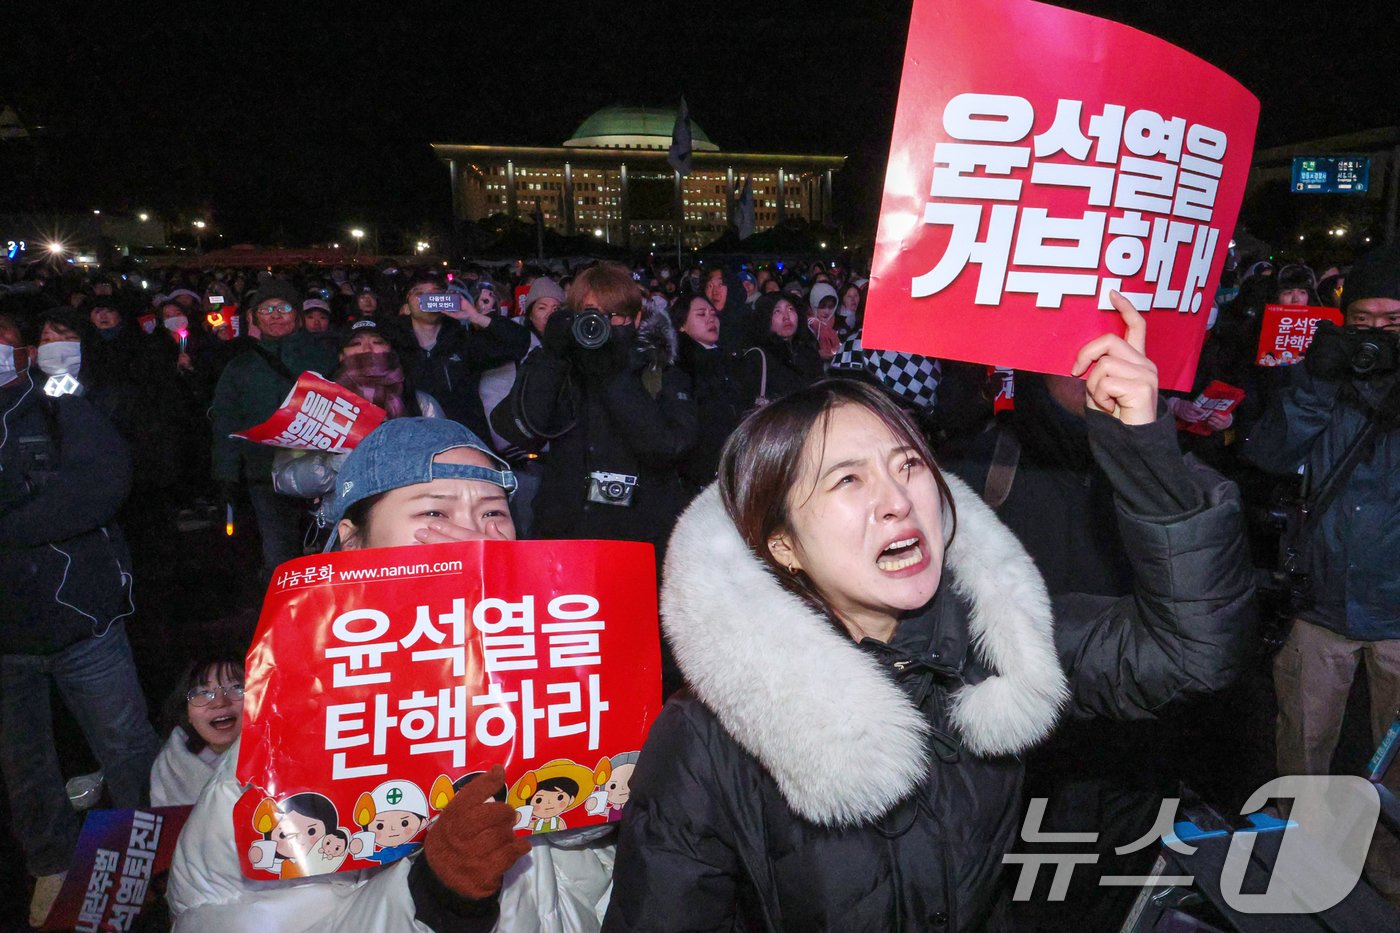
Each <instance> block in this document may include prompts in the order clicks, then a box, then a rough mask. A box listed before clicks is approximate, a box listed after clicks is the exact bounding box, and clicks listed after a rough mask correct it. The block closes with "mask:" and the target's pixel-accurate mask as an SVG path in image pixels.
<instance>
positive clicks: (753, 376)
mask: <svg viewBox="0 0 1400 933" xmlns="http://www.w3.org/2000/svg"><path fill="white" fill-rule="evenodd" d="M677 340H678V342H679V347H678V349H677V355H676V365H677V366H678V367H680V369H681V371H683V372H684V373H685V374H686V375H687V376H689V377H690V385H691V394H692V395H693V396H694V397H695V410H696V413H697V415H698V420H699V435H698V440H697V441H696V444H695V448H694V449H693V450H692V451H691V452H690V455H689V456H688V457H686V458H685V460H684V462H683V463H682V464H681V476H682V478H684V479H685V481H686V482H687V483H688V484H690V486H691V487H692V488H693V489H694V490H695V491H696V492H698V491H699V490H700V489H702V488H704V487H705V486H708V485H709V484H710V483H712V482H714V478H715V473H716V471H717V470H718V469H719V453H720V451H721V450H722V449H724V442H725V441H727V440H729V435H730V434H733V433H734V429H735V428H736V427H738V426H739V422H740V421H741V420H742V419H743V417H744V415H745V414H747V413H748V412H749V411H750V410H752V409H753V407H754V399H755V397H756V396H757V395H758V363H757V356H758V354H757V353H753V354H749V355H748V356H744V355H743V354H739V353H734V352H731V351H728V350H726V349H724V347H722V346H717V347H714V348H712V349H706V348H705V347H702V346H700V344H698V343H696V342H695V341H694V340H691V339H690V337H688V336H686V335H685V334H679V335H678V336H677Z"/></svg>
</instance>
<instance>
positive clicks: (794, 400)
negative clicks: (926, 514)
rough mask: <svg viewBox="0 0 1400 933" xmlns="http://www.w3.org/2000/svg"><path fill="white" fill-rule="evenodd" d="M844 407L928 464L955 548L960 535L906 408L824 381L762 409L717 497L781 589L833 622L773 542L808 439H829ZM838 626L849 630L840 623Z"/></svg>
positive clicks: (947, 495) (729, 450)
mask: <svg viewBox="0 0 1400 933" xmlns="http://www.w3.org/2000/svg"><path fill="white" fill-rule="evenodd" d="M843 405H859V406H860V407H862V408H864V409H865V410H867V411H869V412H870V413H871V414H872V415H874V416H875V417H876V418H879V419H880V421H881V422H882V423H883V424H884V425H885V427H887V428H889V429H890V432H891V433H892V434H894V436H895V437H896V438H898V439H899V440H900V441H902V442H904V443H905V444H908V445H909V446H910V447H912V448H913V449H914V450H915V451H917V452H918V454H919V456H920V457H922V458H923V459H924V462H926V463H927V464H928V465H929V468H930V469H931V470H932V471H933V476H934V481H935V482H936V483H937V484H938V492H939V495H940V496H941V497H942V501H943V504H944V507H945V508H946V509H947V512H948V515H949V516H950V517H951V522H950V524H949V531H948V535H947V540H948V542H949V543H951V542H952V539H953V535H954V534H955V533H956V532H957V525H958V515H957V509H956V508H955V507H954V505H953V495H952V491H951V490H949V488H948V483H947V481H946V480H944V479H943V474H942V472H941V471H940V470H939V469H938V466H937V464H936V463H935V462H934V459H933V452H932V451H931V450H930V449H929V445H928V440H927V438H925V437H924V435H923V432H921V431H920V430H919V429H918V427H917V426H916V425H915V424H914V421H913V419H912V418H911V417H910V416H909V414H908V413H907V412H906V411H904V409H902V408H900V407H899V405H897V404H895V402H894V401H893V400H891V399H890V397H889V396H888V395H886V394H885V393H884V392H882V391H880V390H879V389H877V388H875V387H874V386H870V385H866V384H865V383H863V382H856V381H853V380H849V379H824V380H822V381H821V382H818V383H816V384H814V385H811V386H808V387H807V388H805V389H801V390H799V391H797V392H794V393H792V394H791V395H788V396H785V397H783V398H781V399H779V400H778V401H776V402H774V403H773V404H771V405H768V406H766V407H764V408H760V409H758V410H757V411H756V412H754V414H752V415H750V416H749V417H748V418H747V419H745V420H744V421H743V422H742V423H741V424H740V425H739V427H738V428H737V429H735V431H734V433H733V434H731V435H730V436H729V441H728V442H727V443H726V444H725V445H724V450H723V451H722V452H721V453H720V461H719V493H720V498H721V499H722V500H723V501H724V507H725V510H726V511H728V513H729V517H730V519H731V520H732V521H733V522H734V526H735V528H737V529H738V530H739V536H740V537H742V538H743V539H744V543H746V544H747V545H748V546H749V549H750V550H752V551H753V553H754V555H755V556H756V557H758V559H759V560H761V561H763V563H764V564H766V565H767V566H768V569H769V570H770V571H771V572H772V573H773V576H775V577H777V579H778V582H779V583H781V584H782V586H783V588H784V589H786V590H788V591H789V592H791V593H792V594H793V595H795V596H797V597H798V598H799V599H801V600H802V601H803V602H805V603H806V604H807V605H808V606H810V607H812V609H814V610H816V611H817V612H819V613H821V614H822V615H824V616H826V617H827V618H829V619H833V622H834V616H833V613H832V612H831V608H830V607H829V606H828V605H827V604H826V602H825V601H824V600H823V599H822V598H821V595H820V594H819V593H818V592H817V588H816V585H815V584H814V583H813V582H812V580H811V579H810V578H809V577H808V576H807V575H806V574H805V573H802V572H801V571H798V572H797V573H792V572H790V571H789V570H788V569H787V568H786V567H784V566H783V565H782V564H780V563H779V562H778V559H777V558H776V557H774V556H773V554H772V552H771V551H770V550H769V547H768V542H769V541H770V540H771V539H772V538H773V536H774V535H777V534H781V533H783V532H789V531H791V530H792V522H791V513H790V511H789V508H788V506H789V499H790V494H791V493H792V490H793V487H794V486H796V485H797V483H799V482H800V481H801V480H802V477H803V476H804V474H805V473H806V471H805V470H804V469H803V468H802V466H803V464H802V455H803V451H804V449H805V448H806V445H807V438H808V437H809V436H818V437H822V438H825V436H826V431H827V428H828V425H829V421H830V417H831V413H832V412H833V411H834V410H836V409H837V408H839V407H841V406H843ZM837 628H838V629H839V630H840V631H842V632H844V631H845V629H844V628H842V627H840V626H839V625H838V626H837Z"/></svg>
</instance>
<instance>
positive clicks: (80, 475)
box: [0, 370, 132, 654]
mask: <svg viewBox="0 0 1400 933" xmlns="http://www.w3.org/2000/svg"><path fill="white" fill-rule="evenodd" d="M29 375H32V376H40V377H41V374H40V373H38V371H37V370H35V371H33V372H32V373H30V374H29ZM0 413H3V416H4V432H3V434H0V581H3V582H0V593H3V595H0V653H3V654H52V653H54V652H57V651H61V650H63V649H64V648H67V647H68V646H70V645H74V644H76V643H78V642H79V641H82V640H83V639H85V638H91V637H93V636H101V635H103V634H105V633H106V632H107V631H108V630H109V629H110V628H111V625H112V623H113V622H115V621H116V620H117V619H120V618H123V617H126V616H129V615H130V614H131V612H132V604H131V588H130V583H131V575H130V574H131V558H130V555H129V554H128V553H127V549H126V543H125V541H124V540H123V539H122V533H121V529H119V528H118V527H117V525H116V524H115V522H114V521H113V519H114V518H115V516H116V514H117V510H118V509H119V508H121V505H122V503H123V502H124V501H125V500H126V497H127V493H128V492H129V490H130V488H131V458H130V457H129V456H128V454H127V447H126V444H125V443H124V442H123V441H122V439H121V435H119V434H118V433H117V429H116V428H115V427H114V426H113V425H112V423H111V422H110V421H109V420H108V419H107V418H106V416H104V415H103V414H102V413H101V412H99V411H98V410H97V408H96V407H95V406H93V405H92V404H91V403H90V402H89V401H87V400H86V399H84V398H79V397H76V396H71V395H68V396H62V397H59V398H49V397H48V396H46V395H44V394H43V388H42V384H41V383H38V382H34V381H31V379H30V378H29V376H27V375H26V374H23V373H21V374H20V378H19V380H18V381H17V382H15V383H14V384H13V385H10V386H6V387H4V388H0Z"/></svg>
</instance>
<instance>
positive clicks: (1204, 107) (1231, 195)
mask: <svg viewBox="0 0 1400 933" xmlns="http://www.w3.org/2000/svg"><path fill="white" fill-rule="evenodd" d="M1258 117H1259V101H1258V100H1257V99H1256V98H1255V97H1254V96H1253V95H1252V94H1250V93H1249V92H1248V91H1247V90H1245V89H1244V87H1242V86H1241V85H1240V84H1239V83H1238V82H1236V81H1235V80H1233V79H1232V78H1230V77H1229V76H1228V75H1226V74H1225V73H1223V72H1221V71H1220V70H1219V69H1217V68H1215V67H1214V66H1212V65H1209V64H1207V63H1206V62H1203V61H1201V60H1200V59H1198V58H1195V57H1194V56H1192V55H1189V54H1187V53H1186V52H1184V51H1182V50H1181V49H1178V48H1176V47H1174V46H1172V45H1169V44H1168V43H1166V42H1163V41H1161V40H1160V39H1156V38H1154V37H1152V36H1149V35H1146V34H1144V33H1142V32H1139V31H1137V30H1135V29H1131V28H1129V27H1127V26H1122V25H1120V24H1117V23H1112V22H1109V21H1107V20H1102V19H1097V18H1095V17H1092V16H1086V15H1084V14H1082V13H1075V12H1072V11H1069V10H1062V9H1059V8H1057V7H1053V6H1047V5H1045V4H1041V3H1034V2H1030V0H979V2H960V3H950V2H943V0H915V3H914V9H913V14H912V17H911V20H910V25H909V41H908V46H907V48H906V51H905V57H904V73H903V77H902V79H901V82H900V89H899V104H898V108H897V111H896V114H895V122H894V134H893V139H892V141H891V144H890V157H889V167H888V170H887V172H886V177H885V191H884V198H883V201H882V203H881V209H880V226H879V232H878V234H877V236H876V244H875V255H874V262H873V269H872V273H873V274H872V276H871V286H870V295H869V300H868V302H867V314H866V322H865V334H864V342H865V345H866V346H869V347H879V348H881V349H892V350H903V351H908V352H915V353H922V354H925V355H929V356H937V357H942V358H946V359H955V360H966V361H970V362H976V363H987V364H991V365H999V366H1012V367H1016V368H1019V369H1028V370H1034V371H1037V372H1046V373H1066V374H1067V373H1068V372H1069V370H1070V366H1071V363H1072V361H1073V359H1074V356H1075V353H1076V352H1077V351H1078V349H1079V347H1081V346H1082V345H1083V344H1085V343H1087V342H1088V341H1089V340H1091V339H1093V338H1094V337H1096V336H1098V335H1100V334H1102V333H1105V332H1108V331H1115V332H1117V333H1122V323H1121V320H1120V319H1119V317H1118V315H1117V314H1116V313H1114V312H1113V310H1112V305H1111V304H1110V303H1109V297H1108V295H1109V292H1110V291H1111V290H1116V291H1119V292H1121V293H1122V294H1123V295H1124V296H1126V297H1127V298H1128V299H1129V300H1130V301H1132V303H1133V304H1134V306H1136V307H1137V308H1138V309H1139V310H1142V311H1144V312H1149V313H1148V315H1147V317H1148V329H1147V353H1148V356H1149V357H1151V358H1152V360H1153V362H1155V363H1156V364H1157V367H1158V370H1159V374H1160V379H1161V384H1162V387H1163V388H1168V389H1189V388H1190V387H1191V381H1192V377H1193V376H1194V374H1195V368H1196V360H1197V357H1198V356H1199V354H1200V345H1201V342H1202V339H1203V337H1204V334H1205V330H1206V321H1207V318H1208V314H1209V311H1210V306H1211V300H1212V295H1213V288H1214V284H1215V282H1216V281H1218V278H1219V275H1220V270H1221V267H1222V265H1223V263H1224V261H1225V256H1226V253H1227V252H1228V246H1229V241H1230V235H1231V232H1232V231H1233V229H1234V225H1235V219H1236V217H1237V215H1238V213H1239V205H1240V201H1241V199H1242V197H1243V194H1244V186H1245V181H1246V177H1247V174H1248V170H1249V163H1250V157H1251V153H1252V150H1253V147H1254V131H1255V127H1256V125H1257V123H1258Z"/></svg>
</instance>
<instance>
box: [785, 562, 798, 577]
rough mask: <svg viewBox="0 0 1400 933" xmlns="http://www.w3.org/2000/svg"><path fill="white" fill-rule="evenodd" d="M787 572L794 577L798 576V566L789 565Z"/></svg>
mask: <svg viewBox="0 0 1400 933" xmlns="http://www.w3.org/2000/svg"><path fill="white" fill-rule="evenodd" d="M787 571H788V573H790V574H792V575H793V576H794V577H795V576H797V565H796V564H788V569H787Z"/></svg>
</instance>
